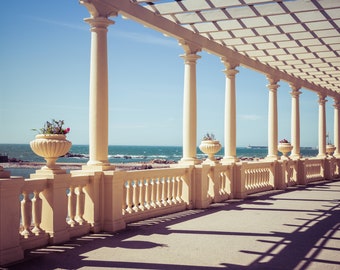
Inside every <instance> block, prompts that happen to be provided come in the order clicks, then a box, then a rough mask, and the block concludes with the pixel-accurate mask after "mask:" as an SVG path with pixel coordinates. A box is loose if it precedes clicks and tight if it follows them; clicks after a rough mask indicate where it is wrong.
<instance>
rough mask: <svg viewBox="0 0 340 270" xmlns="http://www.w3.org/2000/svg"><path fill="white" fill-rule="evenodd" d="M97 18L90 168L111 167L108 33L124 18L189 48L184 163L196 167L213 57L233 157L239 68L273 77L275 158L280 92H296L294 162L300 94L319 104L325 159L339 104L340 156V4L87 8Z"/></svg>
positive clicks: (314, 0)
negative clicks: (207, 56) (203, 94)
mask: <svg viewBox="0 0 340 270" xmlns="http://www.w3.org/2000/svg"><path fill="white" fill-rule="evenodd" d="M80 3H81V4H83V5H85V6H86V8H87V9H88V11H89V12H90V14H91V18H89V19H85V21H86V22H88V23H89V24H90V25H91V32H92V45H91V48H92V49H91V79H90V80H91V82H90V161H89V163H88V165H91V166H92V165H95V166H104V167H105V166H108V165H109V164H108V162H107V145H108V139H107V137H108V127H107V125H108V123H107V122H108V121H107V115H108V104H107V91H108V90H107V89H108V85H107V72H108V70H107V41H106V32H107V27H108V26H109V25H110V24H113V21H111V20H110V19H109V17H112V16H117V15H118V14H121V15H122V16H124V17H127V18H130V19H132V20H134V21H137V22H139V23H141V24H143V25H145V26H147V27H150V28H153V29H155V30H157V31H160V32H162V33H163V34H164V35H166V36H169V37H173V38H175V39H177V40H178V42H179V44H180V45H181V46H182V47H183V49H184V52H185V54H184V55H183V56H182V57H183V59H184V108H183V158H182V160H181V162H183V163H192V164H195V162H196V61H197V59H199V58H200V56H199V55H198V54H197V53H198V52H199V51H201V50H205V51H207V52H209V53H211V54H213V55H216V56H218V57H220V58H221V60H222V62H223V63H224V65H225V67H226V69H225V74H226V94H225V138H224V144H225V154H224V158H223V161H224V162H230V161H235V160H237V159H236V105H235V104H236V98H235V96H236V95H235V91H236V77H237V75H236V74H237V73H238V71H237V69H236V68H237V66H245V67H247V68H251V69H253V70H256V71H258V72H260V73H263V74H265V75H266V76H267V78H268V81H269V84H268V89H269V108H268V156H267V157H268V158H271V159H277V141H278V134H277V133H278V127H277V125H278V124H277V88H278V87H279V85H278V82H279V81H280V80H283V81H286V82H287V83H289V84H290V86H291V88H292V93H291V94H292V121H291V140H292V144H293V146H294V149H293V151H292V155H291V156H292V157H294V158H299V157H300V120H299V94H300V93H301V92H300V91H299V89H301V88H305V89H308V90H311V91H314V92H316V93H317V94H318V96H319V156H320V157H323V156H325V155H326V151H325V149H326V120H325V119H326V116H325V102H326V97H327V96H329V97H331V98H333V99H334V143H335V146H336V147H337V150H336V153H335V155H336V156H340V152H339V147H340V138H339V137H340V135H339V119H340V118H339V107H340V105H339V104H340V80H339V74H340V58H339V54H340V36H339V32H340V30H339V29H340V2H339V1H337V0H275V1H268V0H228V1H226V0H159V1H145V0H81V1H80Z"/></svg>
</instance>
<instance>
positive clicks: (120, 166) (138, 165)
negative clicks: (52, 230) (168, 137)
mask: <svg viewBox="0 0 340 270" xmlns="http://www.w3.org/2000/svg"><path fill="white" fill-rule="evenodd" d="M45 164H46V163H44V162H31V161H20V162H4V163H0V166H2V167H3V168H4V170H6V169H12V168H14V169H15V168H21V169H37V170H38V169H40V168H41V167H43V166H44V165H45ZM57 164H58V165H59V166H60V167H61V168H62V169H64V170H81V168H82V166H83V165H86V163H57ZM171 164H174V163H171ZM111 165H114V166H115V167H116V170H120V171H122V170H146V169H154V168H169V167H170V163H155V162H152V161H150V162H126V163H111Z"/></svg>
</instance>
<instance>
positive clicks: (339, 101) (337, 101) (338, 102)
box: [333, 98, 340, 109]
mask: <svg viewBox="0 0 340 270" xmlns="http://www.w3.org/2000/svg"><path fill="white" fill-rule="evenodd" d="M333 107H334V108H335V109H340V99H339V98H334V104H333Z"/></svg>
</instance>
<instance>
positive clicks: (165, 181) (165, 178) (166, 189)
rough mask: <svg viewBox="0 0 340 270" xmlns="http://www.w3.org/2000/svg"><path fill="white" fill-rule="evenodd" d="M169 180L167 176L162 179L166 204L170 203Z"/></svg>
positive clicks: (164, 203) (163, 198)
mask: <svg viewBox="0 0 340 270" xmlns="http://www.w3.org/2000/svg"><path fill="white" fill-rule="evenodd" d="M168 181H169V177H167V176H165V177H164V178H163V179H162V204H163V205H164V206H166V205H167V204H168Z"/></svg>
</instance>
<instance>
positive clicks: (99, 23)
mask: <svg viewBox="0 0 340 270" xmlns="http://www.w3.org/2000/svg"><path fill="white" fill-rule="evenodd" d="M84 21H85V22H87V23H88V24H89V25H90V26H91V31H99V30H105V31H107V27H108V26H109V25H111V24H114V21H112V20H110V19H108V18H106V17H91V18H86V19H84Z"/></svg>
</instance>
